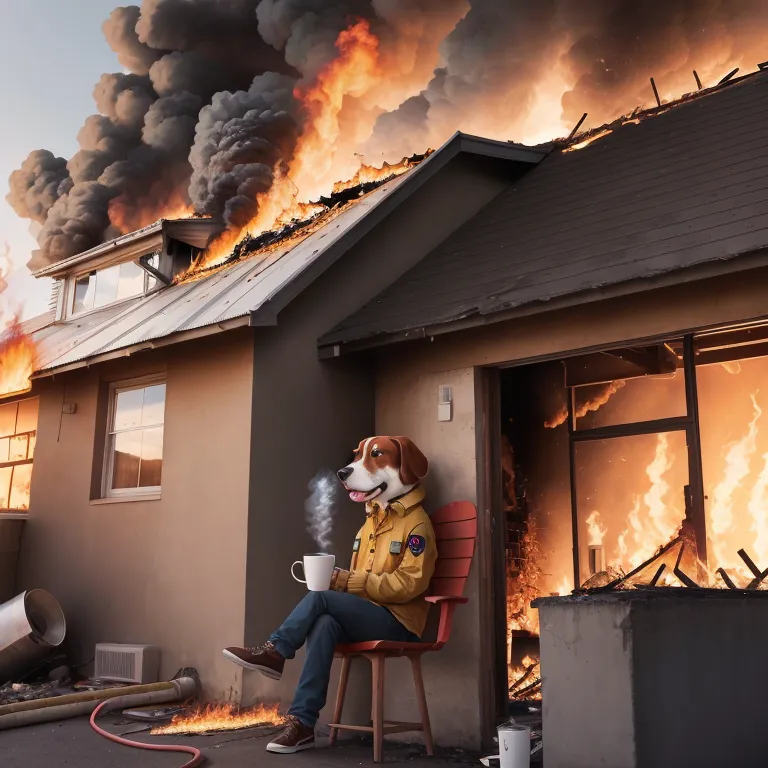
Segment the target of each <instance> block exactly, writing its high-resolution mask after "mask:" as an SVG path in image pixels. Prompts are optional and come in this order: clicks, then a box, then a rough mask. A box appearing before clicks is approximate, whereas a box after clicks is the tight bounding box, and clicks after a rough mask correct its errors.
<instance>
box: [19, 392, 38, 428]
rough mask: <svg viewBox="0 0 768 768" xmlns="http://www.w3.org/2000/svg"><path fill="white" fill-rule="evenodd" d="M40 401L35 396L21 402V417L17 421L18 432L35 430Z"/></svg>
mask: <svg viewBox="0 0 768 768" xmlns="http://www.w3.org/2000/svg"><path fill="white" fill-rule="evenodd" d="M39 407H40V401H39V400H38V399H37V398H36V397H33V398H32V399H31V400H22V401H21V402H20V403H19V418H18V419H17V421H16V433H17V434H18V433H19V432H34V431H35V430H36V429H37V412H38V409H39Z"/></svg>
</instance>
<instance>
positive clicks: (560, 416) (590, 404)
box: [544, 379, 627, 429]
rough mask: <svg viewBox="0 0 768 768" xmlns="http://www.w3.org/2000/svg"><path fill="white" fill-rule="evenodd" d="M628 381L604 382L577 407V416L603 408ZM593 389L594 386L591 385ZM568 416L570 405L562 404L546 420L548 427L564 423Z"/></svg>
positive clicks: (580, 416) (551, 427)
mask: <svg viewBox="0 0 768 768" xmlns="http://www.w3.org/2000/svg"><path fill="white" fill-rule="evenodd" d="M626 383H627V382H626V381H625V380H624V379H616V381H609V382H608V383H607V384H603V385H601V386H602V389H600V390H599V391H598V392H596V393H595V394H593V395H592V396H591V397H589V398H587V399H586V400H585V401H584V402H583V403H581V405H579V406H578V407H577V408H576V418H577V419H583V418H584V417H585V416H586V415H587V414H588V413H590V412H595V411H598V410H599V409H600V408H602V407H603V406H604V405H605V404H606V403H607V402H608V401H609V400H610V399H611V398H612V397H613V396H614V395H615V394H616V393H617V392H618V391H619V390H620V389H621V388H622V387H623V386H624V385H625V384H626ZM589 389H590V390H591V389H592V387H591V386H590V387H589ZM567 418H568V406H567V405H561V406H560V409H559V410H558V412H557V413H556V414H555V415H554V416H553V417H552V418H551V419H549V420H548V421H545V422H544V426H545V427H546V428H547V429H554V428H555V427H559V426H560V425H561V424H564V423H565V421H566V419H567Z"/></svg>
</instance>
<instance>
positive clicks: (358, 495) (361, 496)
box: [349, 491, 368, 501]
mask: <svg viewBox="0 0 768 768" xmlns="http://www.w3.org/2000/svg"><path fill="white" fill-rule="evenodd" d="M367 495H368V494H367V493H363V492H362V491H350V492H349V498H350V499H352V501H365V497H366V496H367Z"/></svg>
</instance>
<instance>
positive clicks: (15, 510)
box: [0, 396, 40, 520]
mask: <svg viewBox="0 0 768 768" xmlns="http://www.w3.org/2000/svg"><path fill="white" fill-rule="evenodd" d="M31 400H37V403H38V405H37V420H36V422H35V428H34V429H31V430H26V431H24V432H17V431H14V433H13V434H12V435H8V437H6V438H0V439H2V440H5V439H8V440H12V439H13V438H14V437H17V436H22V435H23V436H25V437H26V438H27V455H26V458H24V459H16V460H15V461H14V460H12V459H11V458H10V456H9V459H8V461H0V469H8V468H10V469H11V477H10V480H9V487H8V506H7V507H0V520H2V519H9V517H8V516H9V515H17V516H18V515H27V514H29V509H30V507H29V506H27V508H26V509H25V508H23V507H12V506H11V494H12V491H13V476H14V474H15V470H16V467H20V466H30V467H34V463H35V457H34V455H33V456H32V457H31V458H30V457H29V441H30V439H31V437H32V436H33V435H34V438H35V447H34V449H33V452H35V451H36V450H37V431H38V427H39V419H40V398H39V397H38V396H34V397H22V398H20V399H19V400H11V401H10V402H8V403H3V405H15V406H16V408H17V411H16V424H15V426H14V430H17V429H18V426H19V423H18V419H19V413H18V409H19V407H20V405H21V403H24V402H28V401H31ZM30 490H31V489H30Z"/></svg>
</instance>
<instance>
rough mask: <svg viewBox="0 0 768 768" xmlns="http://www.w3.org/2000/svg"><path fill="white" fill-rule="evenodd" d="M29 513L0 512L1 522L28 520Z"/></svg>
mask: <svg viewBox="0 0 768 768" xmlns="http://www.w3.org/2000/svg"><path fill="white" fill-rule="evenodd" d="M28 517H29V512H0V520H26V519H27V518H28Z"/></svg>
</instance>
